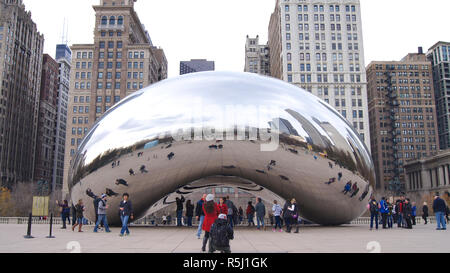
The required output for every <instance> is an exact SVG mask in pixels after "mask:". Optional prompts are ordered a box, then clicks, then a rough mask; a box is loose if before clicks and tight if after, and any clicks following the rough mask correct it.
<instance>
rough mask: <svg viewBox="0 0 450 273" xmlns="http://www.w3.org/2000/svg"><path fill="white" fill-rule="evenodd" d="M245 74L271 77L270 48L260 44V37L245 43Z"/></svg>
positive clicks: (248, 39)
mask: <svg viewBox="0 0 450 273" xmlns="http://www.w3.org/2000/svg"><path fill="white" fill-rule="evenodd" d="M244 72H250V73H257V74H260V75H267V76H270V55H269V46H268V45H267V44H265V45H262V44H260V43H259V36H256V38H249V37H248V35H247V41H246V43H245V68H244Z"/></svg>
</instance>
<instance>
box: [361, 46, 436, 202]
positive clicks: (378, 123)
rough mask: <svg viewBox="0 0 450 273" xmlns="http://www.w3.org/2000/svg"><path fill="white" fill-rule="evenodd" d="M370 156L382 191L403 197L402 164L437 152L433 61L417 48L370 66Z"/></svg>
mask: <svg viewBox="0 0 450 273" xmlns="http://www.w3.org/2000/svg"><path fill="white" fill-rule="evenodd" d="M367 79H368V96H369V117H370V133H371V146H372V158H373V161H374V165H375V171H376V174H377V175H376V190H377V192H378V193H384V192H390V193H391V194H394V195H397V194H400V193H404V192H405V191H406V188H405V175H404V167H403V166H404V165H405V164H406V162H407V161H409V160H417V159H422V158H426V157H429V156H433V155H435V154H436V153H437V152H438V135H437V124H436V107H435V101H434V91H433V77H432V69H431V62H429V61H428V60H427V58H426V56H425V54H423V52H422V50H421V49H419V53H414V54H408V55H407V56H406V57H405V58H403V59H402V60H401V61H390V62H378V61H376V62H375V61H374V62H371V63H370V64H369V65H368V67H367Z"/></svg>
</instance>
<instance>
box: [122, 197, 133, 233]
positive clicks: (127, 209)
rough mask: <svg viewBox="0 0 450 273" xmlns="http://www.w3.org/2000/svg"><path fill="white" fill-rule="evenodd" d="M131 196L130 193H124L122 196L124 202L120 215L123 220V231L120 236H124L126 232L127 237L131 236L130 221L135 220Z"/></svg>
mask: <svg viewBox="0 0 450 273" xmlns="http://www.w3.org/2000/svg"><path fill="white" fill-rule="evenodd" d="M129 197H130V195H129V194H128V193H124V194H123V195H122V198H123V199H122V201H120V205H119V214H120V220H122V229H121V230H120V236H123V234H124V233H125V231H126V232H127V235H130V231H129V230H128V220H129V219H131V220H133V218H134V216H133V206H132V204H131V201H130V200H128V198H129Z"/></svg>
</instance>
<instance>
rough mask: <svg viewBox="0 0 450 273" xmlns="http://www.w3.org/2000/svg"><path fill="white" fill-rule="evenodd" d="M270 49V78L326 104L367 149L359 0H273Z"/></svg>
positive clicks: (367, 126)
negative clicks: (298, 89)
mask: <svg viewBox="0 0 450 273" xmlns="http://www.w3.org/2000/svg"><path fill="white" fill-rule="evenodd" d="M277 32H279V33H277ZM269 48H270V50H271V53H270V56H271V59H270V65H271V67H272V68H271V74H272V76H274V77H278V78H281V79H282V80H284V81H286V82H290V83H292V84H295V85H297V86H299V87H301V88H303V89H305V90H307V91H309V92H311V93H312V94H314V95H316V96H318V97H320V98H322V99H323V100H325V101H326V102H328V103H329V104H330V105H331V106H332V107H334V108H335V109H336V110H338V111H339V112H340V113H341V114H342V115H343V116H344V117H346V118H347V120H348V121H349V122H350V123H351V124H352V125H353V127H355V129H356V130H357V131H358V132H359V134H360V135H361V138H362V139H363V140H364V142H365V143H366V146H367V147H368V148H369V149H370V135H369V116H368V105H367V80H366V71H365V64H364V46H363V33H362V23H361V8H360V3H359V0H277V3H276V7H275V11H274V13H273V14H272V16H271V20H270V25H269Z"/></svg>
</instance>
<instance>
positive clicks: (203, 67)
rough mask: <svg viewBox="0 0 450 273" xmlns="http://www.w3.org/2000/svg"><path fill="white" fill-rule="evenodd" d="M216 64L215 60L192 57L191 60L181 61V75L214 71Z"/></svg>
mask: <svg viewBox="0 0 450 273" xmlns="http://www.w3.org/2000/svg"><path fill="white" fill-rule="evenodd" d="M214 66H215V65H214V61H207V60H206V59H192V60H190V61H181V62H180V75H184V74H189V73H195V72H202V71H214V69H215V67H214Z"/></svg>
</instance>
